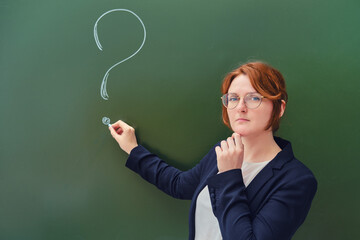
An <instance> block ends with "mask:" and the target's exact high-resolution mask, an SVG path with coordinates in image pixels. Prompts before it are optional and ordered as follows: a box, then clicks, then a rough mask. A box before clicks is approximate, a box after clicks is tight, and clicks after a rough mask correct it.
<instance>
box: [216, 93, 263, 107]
mask: <svg viewBox="0 0 360 240" xmlns="http://www.w3.org/2000/svg"><path fill="white" fill-rule="evenodd" d="M228 94H236V93H225V94H224V95H222V96H221V97H220V99H221V102H222V104H223V105H224V107H226V108H227V109H230V110H231V109H234V108H236V107H237V106H238V105H239V102H240V100H241V97H240V96H239V95H238V94H236V95H237V96H238V97H239V102H238V103H237V104H236V105H235V106H234V107H233V108H228V107H227V106H225V103H224V99H225V96H226V95H228ZM251 94H258V95H259V96H260V103H259V105H257V106H256V107H254V108H249V107H248V105H247V104H246V101H245V98H246V97H247V96H248V95H251ZM263 98H266V97H264V96H263V95H261V94H260V93H257V92H256V93H255V92H253V93H247V94H246V95H245V96H244V97H243V99H244V104H245V106H246V108H248V109H256V108H258V107H259V106H260V105H261V103H262V100H263Z"/></svg>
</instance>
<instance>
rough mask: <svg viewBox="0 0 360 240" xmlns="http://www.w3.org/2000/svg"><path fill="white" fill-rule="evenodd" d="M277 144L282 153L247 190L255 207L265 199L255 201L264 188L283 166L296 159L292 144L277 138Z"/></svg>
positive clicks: (262, 171)
mask: <svg viewBox="0 0 360 240" xmlns="http://www.w3.org/2000/svg"><path fill="white" fill-rule="evenodd" d="M275 140H276V142H277V143H278V145H279V146H280V147H281V148H282V151H281V152H279V153H278V154H277V155H276V156H275V158H274V159H273V160H272V161H270V162H269V163H268V164H267V165H266V166H265V167H264V168H263V169H262V170H261V171H260V172H259V173H258V174H257V175H256V177H255V178H254V179H253V180H252V181H251V183H250V184H249V185H248V187H247V188H246V190H245V191H246V194H247V197H248V201H249V203H251V204H254V205H253V206H257V203H258V202H259V201H262V200H263V199H260V198H259V199H254V198H255V196H256V195H257V194H258V192H259V191H260V190H261V189H262V188H263V187H264V185H265V184H266V183H267V182H268V181H269V180H270V179H271V178H272V177H274V176H275V174H276V173H277V170H279V169H281V168H282V167H283V165H284V164H285V163H286V162H288V161H290V160H292V159H293V158H294V154H293V151H292V148H291V144H290V142H288V141H286V140H283V139H281V138H277V137H275Z"/></svg>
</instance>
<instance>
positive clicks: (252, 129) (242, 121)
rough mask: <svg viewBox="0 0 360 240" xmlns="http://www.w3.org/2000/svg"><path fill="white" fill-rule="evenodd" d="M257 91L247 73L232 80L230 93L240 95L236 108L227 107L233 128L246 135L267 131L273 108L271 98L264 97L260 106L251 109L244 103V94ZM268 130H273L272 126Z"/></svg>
mask: <svg viewBox="0 0 360 240" xmlns="http://www.w3.org/2000/svg"><path fill="white" fill-rule="evenodd" d="M256 92H257V91H256V90H255V89H254V87H253V86H252V85H251V83H250V79H249V77H248V76H247V75H244V74H240V75H239V76H237V77H236V78H234V80H233V81H232V83H231V85H230V87H229V90H228V93H236V94H237V95H238V96H239V97H240V102H239V104H238V105H237V106H236V107H235V108H234V109H227V113H228V116H229V120H230V126H231V128H232V130H233V131H234V132H236V133H238V134H240V135H242V136H244V137H246V136H254V135H260V134H262V133H264V132H265V128H266V126H267V124H268V123H269V120H270V117H271V113H272V110H273V103H272V102H271V100H269V99H266V98H263V99H262V102H261V104H260V106H258V107H257V108H255V109H249V108H247V107H246V105H245V103H244V96H245V95H246V94H248V93H256ZM267 131H271V128H270V129H268V130H267Z"/></svg>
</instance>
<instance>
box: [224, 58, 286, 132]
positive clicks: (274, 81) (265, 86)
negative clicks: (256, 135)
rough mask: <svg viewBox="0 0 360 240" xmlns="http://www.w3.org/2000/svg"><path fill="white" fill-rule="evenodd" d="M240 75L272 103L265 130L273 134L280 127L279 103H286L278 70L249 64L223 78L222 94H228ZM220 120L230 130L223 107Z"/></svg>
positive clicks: (261, 64)
mask: <svg viewBox="0 0 360 240" xmlns="http://www.w3.org/2000/svg"><path fill="white" fill-rule="evenodd" d="M240 74H244V75H246V76H248V77H249V79H250V83H251V85H252V86H253V88H255V90H256V91H257V92H258V93H260V94H261V95H263V96H264V97H266V98H267V99H269V100H271V101H272V103H273V110H272V113H271V117H270V120H269V123H268V125H267V126H266V127H265V130H268V129H270V128H272V131H273V132H275V131H276V130H278V129H279V125H280V112H281V101H282V100H284V101H285V103H286V102H287V101H288V95H287V93H286V87H285V80H284V77H283V76H282V74H281V73H280V72H279V71H278V70H276V69H275V68H273V67H271V66H269V65H267V64H265V63H263V62H249V63H246V64H243V65H241V66H240V67H238V68H236V69H234V70H233V71H231V72H230V73H228V74H227V75H226V76H225V78H224V81H223V83H222V86H221V92H222V94H226V93H227V92H228V90H229V87H230V85H231V82H232V81H233V80H234V78H236V77H237V76H239V75H240ZM222 119H223V122H224V124H225V125H226V126H228V127H229V128H230V129H231V126H230V122H229V116H228V114H227V109H226V108H225V107H224V106H222Z"/></svg>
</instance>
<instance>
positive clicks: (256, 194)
mask: <svg viewBox="0 0 360 240" xmlns="http://www.w3.org/2000/svg"><path fill="white" fill-rule="evenodd" d="M274 139H275V141H276V143H277V144H278V145H279V147H280V148H281V149H282V151H280V152H279V153H278V154H277V155H276V157H275V158H274V159H273V160H272V161H270V162H269V163H268V164H267V165H266V166H265V167H264V168H263V169H262V170H261V171H260V172H259V173H258V175H257V176H256V177H255V178H254V179H253V180H252V182H251V183H250V184H249V185H248V187H247V188H246V187H245V185H244V183H243V178H242V174H241V169H234V170H230V171H226V172H223V173H220V174H217V173H218V168H217V160H216V153H215V147H216V146H219V145H220V142H219V143H217V144H216V145H215V146H214V147H212V148H211V150H210V151H209V152H208V154H207V155H206V156H205V157H204V158H203V159H202V160H201V161H200V162H199V163H198V164H197V165H196V166H195V167H194V168H192V169H190V170H188V171H180V170H179V169H176V168H174V167H172V166H170V165H168V164H166V163H165V162H164V161H163V160H161V159H160V158H159V157H157V156H156V155H154V154H152V153H150V152H149V151H148V150H146V149H145V148H144V147H143V146H141V145H139V146H137V147H136V148H134V149H133V150H132V151H131V152H130V155H129V157H128V160H127V162H126V166H127V167H128V168H130V169H132V170H133V171H135V172H136V173H138V174H139V175H140V176H142V177H143V178H144V179H145V180H147V181H148V182H150V183H152V184H154V185H155V186H157V187H158V188H159V189H161V190H162V191H164V192H165V193H167V194H169V195H171V196H173V197H175V198H179V199H191V200H192V202H191V207H190V215H189V225H190V226H189V239H194V237H195V230H196V229H195V207H196V199H197V196H198V195H199V193H200V191H201V190H202V189H203V188H204V187H205V186H206V185H208V188H209V192H210V200H211V204H212V209H213V212H214V215H215V216H216V218H217V219H218V222H219V226H220V231H221V234H222V237H223V239H224V240H226V239H229V240H233V239H258V240H259V239H269V240H270V239H273V240H282V239H291V237H292V236H293V235H294V233H295V231H296V230H297V229H298V228H299V226H300V225H301V224H302V223H303V222H304V220H305V217H306V215H307V214H308V212H309V209H310V205H311V202H312V199H313V198H314V195H315V193H316V190H317V181H316V179H315V177H314V175H313V174H312V172H311V171H310V170H309V169H308V168H307V167H306V166H305V165H304V164H302V163H301V162H300V161H299V160H297V159H296V158H295V157H294V154H293V151H292V148H291V144H290V142H288V141H286V140H283V139H281V138H278V137H274Z"/></svg>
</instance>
